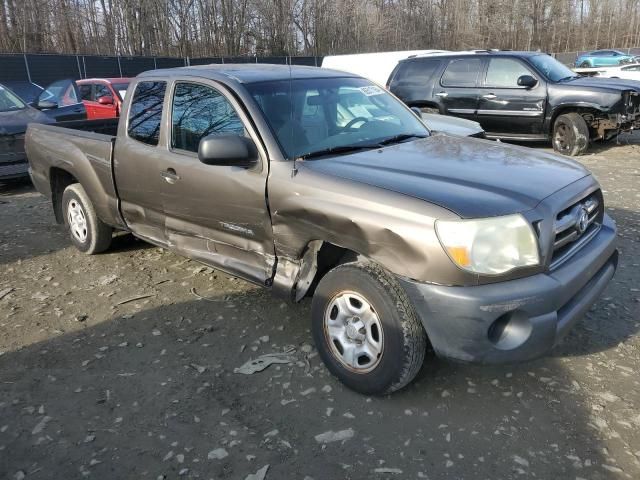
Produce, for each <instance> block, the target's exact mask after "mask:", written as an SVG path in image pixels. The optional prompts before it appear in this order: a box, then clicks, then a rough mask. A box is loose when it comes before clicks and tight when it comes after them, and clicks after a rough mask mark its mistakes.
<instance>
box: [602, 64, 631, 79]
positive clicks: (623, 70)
mask: <svg viewBox="0 0 640 480" xmlns="http://www.w3.org/2000/svg"><path fill="white" fill-rule="evenodd" d="M596 76H598V77H603V78H624V79H625V80H637V81H640V63H632V64H630V65H622V66H619V67H610V68H607V69H602V70H600V71H599V72H598V74H597V75H596Z"/></svg>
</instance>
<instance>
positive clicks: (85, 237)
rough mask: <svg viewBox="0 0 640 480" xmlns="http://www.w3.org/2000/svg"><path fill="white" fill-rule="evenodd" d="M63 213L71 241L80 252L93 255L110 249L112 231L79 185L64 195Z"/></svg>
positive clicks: (73, 186) (67, 190)
mask: <svg viewBox="0 0 640 480" xmlns="http://www.w3.org/2000/svg"><path fill="white" fill-rule="evenodd" d="M62 212H63V214H64V224H65V225H66V227H67V229H68V230H69V235H70V236H71V241H72V242H73V245H74V246H75V247H76V248H77V249H78V250H80V251H81V252H84V253H87V254H89V255H93V254H94V253H100V252H103V251H105V250H106V249H107V248H109V245H111V239H112V229H111V227H110V226H108V225H106V224H105V223H104V222H102V220H100V219H99V218H98V216H97V215H96V211H95V210H94V208H93V204H92V203H91V200H89V197H88V196H87V193H86V192H85V190H84V188H82V185H80V184H79V183H74V184H72V185H69V186H68V187H67V188H66V189H65V190H64V192H63V193H62Z"/></svg>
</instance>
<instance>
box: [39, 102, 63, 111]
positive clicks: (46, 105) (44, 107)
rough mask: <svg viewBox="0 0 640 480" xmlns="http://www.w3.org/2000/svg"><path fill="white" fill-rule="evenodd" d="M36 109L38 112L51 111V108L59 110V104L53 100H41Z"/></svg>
mask: <svg viewBox="0 0 640 480" xmlns="http://www.w3.org/2000/svg"><path fill="white" fill-rule="evenodd" d="M36 108H37V109H38V110H49V109H51V108H58V104H57V103H56V102H52V101H51V100H40V101H39V102H38V104H37V105H36Z"/></svg>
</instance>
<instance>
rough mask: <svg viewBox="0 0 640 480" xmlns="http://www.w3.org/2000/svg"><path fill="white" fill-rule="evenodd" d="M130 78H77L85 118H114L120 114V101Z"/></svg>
mask: <svg viewBox="0 0 640 480" xmlns="http://www.w3.org/2000/svg"><path fill="white" fill-rule="evenodd" d="M130 81H131V79H130V78H85V79H84V80H77V81H76V83H77V84H78V88H79V90H80V98H81V99H82V103H84V106H85V107H86V109H87V118H88V119H89V120H94V119H97V118H116V117H119V116H120V109H121V107H122V101H123V100H124V96H125V94H126V92H127V88H128V87H129V82H130Z"/></svg>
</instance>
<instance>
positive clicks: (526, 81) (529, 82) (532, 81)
mask: <svg viewBox="0 0 640 480" xmlns="http://www.w3.org/2000/svg"><path fill="white" fill-rule="evenodd" d="M537 84H538V79H537V78H535V77H532V76H531V75H522V76H521V77H519V78H518V86H520V87H525V88H533V87H535V86H536V85H537Z"/></svg>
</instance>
